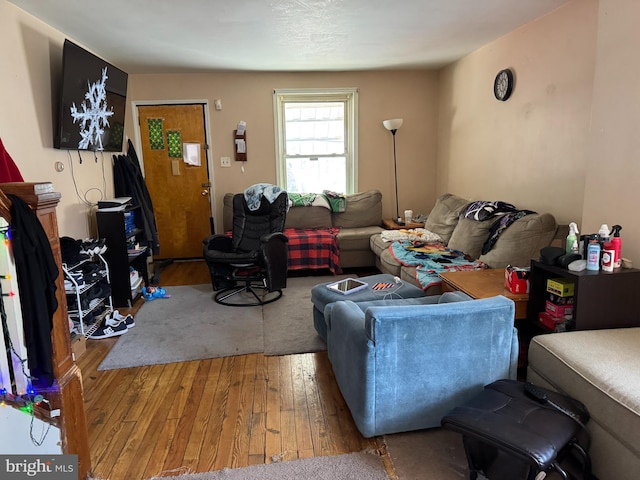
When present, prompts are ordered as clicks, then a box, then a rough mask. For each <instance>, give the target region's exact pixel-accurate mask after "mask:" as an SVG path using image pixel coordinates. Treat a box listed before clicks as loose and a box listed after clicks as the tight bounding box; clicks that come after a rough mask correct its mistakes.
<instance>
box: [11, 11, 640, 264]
mask: <svg viewBox="0 0 640 480" xmlns="http://www.w3.org/2000/svg"><path fill="white" fill-rule="evenodd" d="M614 6H615V8H614ZM639 17H640V4H639V3H638V2H637V1H635V0H615V1H614V0H600V2H598V1H597V0H573V1H571V2H570V3H568V4H567V5H565V6H564V7H561V8H560V9H558V10H557V11H555V12H553V13H551V14H550V15H547V16H546V17H543V18H541V19H539V20H537V21H536V22H532V23H530V24H528V25H526V26H524V27H522V28H520V29H518V30H516V31H514V32H512V33H510V34H508V35H506V36H504V37H503V38H501V39H498V40H497V41H495V42H492V43H491V44H489V45H486V46H484V47H483V48H481V49H479V50H478V51H476V52H474V53H472V54H471V55H469V56H467V57H465V58H464V59H462V60H460V61H459V62H456V63H455V64H452V65H450V66H449V67H446V68H444V69H443V70H442V71H441V72H439V73H438V74H437V78H436V74H434V73H431V72H411V71H408V72H361V73H337V74H312V73H305V74H279V73H255V74H254V73H242V74H240V73H239V74H233V73H215V74H214V73H212V74H201V75H188V76H142V75H133V76H132V78H131V96H130V98H131V99H133V100H140V101H142V100H165V99H166V100H171V99H207V100H209V101H211V100H213V99H214V98H221V99H222V101H223V107H224V108H223V110H222V112H216V111H214V110H212V111H211V113H210V121H211V132H210V133H211V135H212V150H211V157H212V159H213V160H215V161H214V162H213V164H214V167H213V171H214V177H215V188H216V195H217V198H220V196H221V195H222V194H223V193H224V192H225V191H237V190H239V189H241V188H243V187H244V186H246V185H249V184H251V183H255V182H256V181H273V180H274V179H275V168H274V166H273V165H272V164H271V162H272V159H273V155H274V154H273V151H274V146H273V143H274V135H273V119H272V113H271V108H272V107H271V105H272V104H271V92H272V90H273V89H274V88H286V87H311V86H313V87H327V86H350V87H351V86H355V87H358V89H359V92H360V111H359V113H360V129H359V158H360V172H359V177H358V180H359V182H358V183H359V189H360V190H365V189H369V188H379V189H380V190H382V191H383V193H384V195H385V207H384V208H385V215H386V216H389V215H391V214H392V212H393V210H394V208H395V207H394V200H393V193H394V191H393V177H392V143H391V135H390V134H389V133H388V132H387V131H386V130H384V128H383V127H382V125H381V121H382V120H383V119H385V118H390V117H396V116H402V117H404V118H405V124H404V125H403V127H402V128H401V129H400V131H399V132H398V137H397V143H398V163H399V168H400V186H401V192H400V208H401V209H404V208H405V207H407V206H409V207H412V208H413V209H414V210H416V211H421V210H428V209H429V208H430V207H431V206H432V204H433V200H434V198H435V195H436V194H437V193H442V192H445V191H451V192H454V193H457V194H459V195H462V196H465V197H469V198H484V199H502V200H507V201H511V202H513V203H516V204H517V205H519V206H522V207H525V208H532V209H536V210H539V211H550V212H552V213H554V215H556V217H557V218H558V221H559V222H560V223H566V222H569V221H574V220H575V221H577V222H579V223H580V226H581V231H583V232H584V231H586V232H592V231H595V230H597V228H598V227H599V225H600V223H604V222H606V223H608V224H609V225H612V224H614V223H620V224H621V225H622V226H623V240H624V241H623V251H624V256H625V257H628V258H631V259H632V260H635V261H636V262H640V224H639V223H638V222H637V221H636V218H637V216H636V215H635V213H636V211H637V207H636V205H637V204H638V203H640V202H639V200H640V199H639V198H638V197H639V196H640V193H636V192H639V190H638V188H637V186H636V185H637V178H638V176H639V173H640V171H639V170H640V162H638V161H637V159H636V157H637V152H638V151H640V149H639V148H638V142H639V141H640V140H639V136H638V135H637V133H636V129H637V125H639V124H640V118H639V117H640V109H639V108H638V105H640V102H639V100H640V98H639V97H640V64H639V63H638V62H637V58H636V57H637V51H638V50H639V49H640V31H638V29H637V27H636V25H635V23H636V22H635V21H634V20H635V19H637V18H639ZM64 38H65V36H64V35H63V34H62V33H60V32H58V31H56V30H54V29H52V28H50V27H48V26H47V25H45V24H43V23H42V22H40V21H38V20H35V19H34V18H32V17H31V16H29V15H27V14H25V13H24V12H22V11H21V10H19V9H17V8H16V7H14V6H13V5H11V4H9V3H7V2H6V0H0V55H1V58H2V59H3V62H4V64H5V65H6V67H5V69H4V70H3V75H1V76H0V137H1V138H2V140H3V142H4V144H5V146H6V148H7V150H8V151H9V153H10V154H11V156H12V157H13V158H14V160H15V161H16V163H17V165H18V167H19V168H20V171H21V172H22V174H23V176H24V177H25V180H26V181H53V183H54V186H55V187H56V190H58V191H60V192H62V194H63V197H62V202H61V206H60V209H59V221H60V222H59V223H60V233H61V235H69V236H73V237H76V238H82V237H85V236H87V235H88V234H89V233H90V226H89V221H88V218H90V215H88V214H87V212H88V210H89V208H88V207H86V206H85V205H84V201H85V200H88V201H89V202H95V201H96V200H97V199H98V198H99V196H100V195H104V196H107V197H108V196H111V195H112V177H111V169H110V168H109V165H110V158H109V157H108V156H106V155H105V156H102V155H98V157H97V158H98V162H97V163H96V162H95V161H94V157H93V155H92V154H87V153H84V154H83V159H84V161H83V163H82V164H80V163H79V162H78V159H77V154H76V153H73V154H72V155H69V153H68V152H65V151H58V150H55V149H53V148H52V144H53V141H52V128H53V127H52V125H53V121H52V118H53V110H54V107H53V103H54V102H55V95H52V91H55V85H54V83H55V79H57V77H58V75H59V73H60V68H61V60H62V59H61V55H62V42H63V40H64ZM505 67H510V68H513V69H514V71H515V74H516V86H515V91H514V94H513V96H512V97H511V99H510V100H508V101H507V102H498V101H496V100H495V99H494V98H493V94H492V84H493V78H494V76H495V74H496V72H497V71H498V70H500V69H502V68H505ZM52 99H53V100H52ZM437 109H438V110H439V111H438V112H437V111H436V110H437ZM435 115H438V117H437V119H436V117H435ZM240 119H242V120H246V121H247V122H248V123H249V127H248V128H249V130H248V132H249V152H250V160H249V162H248V163H247V169H246V173H245V174H242V173H241V172H240V169H239V167H238V166H235V165H234V167H233V168H231V169H221V168H220V167H219V166H218V165H219V157H220V156H230V155H231V153H232V144H231V141H230V135H231V131H232V130H233V128H234V127H235V125H236V123H237V121H238V120H240ZM436 125H437V128H436ZM127 131H128V133H129V135H131V134H132V131H133V128H132V125H131V124H130V123H129V124H128V125H127ZM436 132H437V135H436ZM436 148H437V152H436V151H435V150H434V149H436ZM436 156H437V162H436V160H435V158H436ZM58 161H59V162H62V163H63V164H64V165H65V170H64V171H63V172H62V173H57V172H56V171H55V170H54V164H55V162H58ZM103 162H104V167H105V168H104V174H103ZM71 165H73V167H74V168H73V175H72V169H71V168H70V167H71ZM436 179H437V180H436ZM74 180H75V182H74ZM74 183H75V185H74ZM76 189H77V190H78V192H79V195H77V194H76Z"/></svg>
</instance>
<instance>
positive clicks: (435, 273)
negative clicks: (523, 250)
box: [390, 241, 487, 290]
mask: <svg viewBox="0 0 640 480" xmlns="http://www.w3.org/2000/svg"><path fill="white" fill-rule="evenodd" d="M390 251H391V255H393V258H395V259H396V260H397V261H398V262H399V263H400V264H402V265H404V266H405V267H416V280H417V281H418V284H419V285H420V287H421V288H422V289H423V290H426V289H427V288H429V287H432V286H434V285H438V284H440V283H441V282H442V280H441V279H440V274H441V273H443V272H450V271H456V270H482V269H483V268H487V266H486V265H485V264H484V263H482V262H479V261H477V260H467V259H466V258H465V256H464V253H462V252H460V251H458V250H453V249H451V248H447V247H445V246H443V245H442V244H441V243H420V242H407V241H404V242H393V243H392V244H391V247H390Z"/></svg>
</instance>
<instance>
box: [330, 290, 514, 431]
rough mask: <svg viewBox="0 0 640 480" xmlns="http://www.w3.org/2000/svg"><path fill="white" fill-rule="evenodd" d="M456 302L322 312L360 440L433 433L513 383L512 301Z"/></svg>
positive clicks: (338, 307) (343, 306) (445, 298)
mask: <svg viewBox="0 0 640 480" xmlns="http://www.w3.org/2000/svg"><path fill="white" fill-rule="evenodd" d="M434 300H435V299H434ZM452 300H453V303H449V302H451V301H452ZM459 300H460V297H459V296H451V295H448V294H444V295H442V296H440V297H439V298H438V301H439V303H434V304H427V305H424V304H422V305H420V304H419V305H415V304H405V301H404V300H396V301H392V302H387V304H386V305H385V304H383V305H380V304H379V303H378V304H376V303H377V302H363V304H361V305H358V304H356V303H354V302H350V301H340V302H336V303H334V304H332V305H328V306H327V308H326V309H325V320H326V322H327V347H328V353H329V360H330V362H331V365H332V367H333V371H334V374H335V377H336V380H337V382H338V386H339V388H340V391H341V392H342V396H343V397H344V399H345V401H346V403H347V405H348V406H349V409H350V410H351V414H352V416H353V419H354V421H355V423H356V425H357V427H358V429H359V430H360V432H361V433H362V435H364V436H365V437H373V436H376V435H383V434H388V433H397V432H406V431H411V430H419V429H424V428H431V427H439V426H440V420H441V419H442V417H444V416H445V415H446V414H447V413H448V412H449V411H450V410H452V409H453V408H454V407H456V406H458V405H462V404H465V403H466V402H467V401H469V400H470V399H471V398H473V397H474V396H475V395H476V394H477V393H478V392H480V391H482V389H483V387H484V386H485V385H486V384H488V383H491V382H493V381H495V380H498V379H502V378H510V379H515V378H516V370H517V363H518V335H517V331H516V329H515V328H514V308H515V307H514V303H513V301H511V300H509V299H508V298H505V297H503V296H497V297H493V298H486V299H480V300H468V301H459ZM414 303H415V302H414Z"/></svg>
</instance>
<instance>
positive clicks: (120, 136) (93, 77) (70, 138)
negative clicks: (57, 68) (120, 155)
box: [53, 40, 128, 152]
mask: <svg viewBox="0 0 640 480" xmlns="http://www.w3.org/2000/svg"><path fill="white" fill-rule="evenodd" d="M127 78H128V75H127V73H126V72H123V71H122V70H120V69H119V68H117V67H115V66H114V65H112V64H110V63H109V62H106V61H104V60H102V59H101V58H99V57H97V56H96V55H94V54H93V53H91V52H88V51H87V50H85V49H84V48H82V47H80V46H78V45H76V44H75V43H73V42H71V41H70V40H65V41H64V47H63V50H62V82H61V84H60V101H59V108H58V125H57V127H56V130H55V132H54V135H53V138H54V142H53V144H54V147H55V148H59V149H64V150H92V151H107V152H121V151H122V147H123V140H124V114H125V107H126V97H127Z"/></svg>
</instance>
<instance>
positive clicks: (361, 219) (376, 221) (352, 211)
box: [333, 190, 382, 228]
mask: <svg viewBox="0 0 640 480" xmlns="http://www.w3.org/2000/svg"><path fill="white" fill-rule="evenodd" d="M381 223H382V194H381V193H380V192H379V191H378V190H370V191H368V192H361V193H353V194H351V195H347V208H346V209H345V211H344V212H340V213H334V214H333V226H334V227H343V228H354V227H370V226H372V225H380V224H381Z"/></svg>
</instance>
